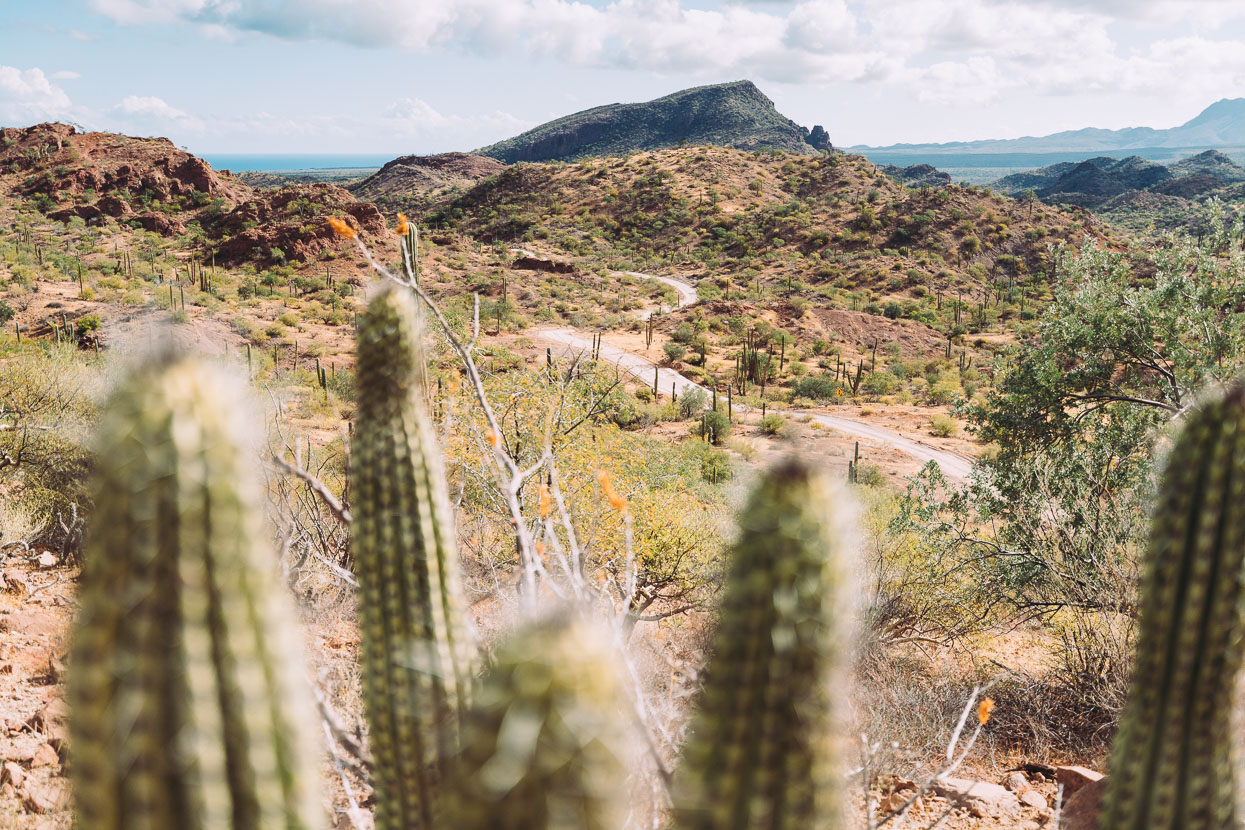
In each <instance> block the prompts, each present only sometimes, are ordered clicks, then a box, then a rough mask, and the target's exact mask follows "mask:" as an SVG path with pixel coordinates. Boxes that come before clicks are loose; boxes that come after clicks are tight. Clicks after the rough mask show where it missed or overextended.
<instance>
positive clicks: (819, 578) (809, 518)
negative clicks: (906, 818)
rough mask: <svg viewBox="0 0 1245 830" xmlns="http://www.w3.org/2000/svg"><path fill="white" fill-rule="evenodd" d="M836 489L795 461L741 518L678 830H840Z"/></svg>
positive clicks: (845, 575) (773, 477) (841, 630)
mask: <svg viewBox="0 0 1245 830" xmlns="http://www.w3.org/2000/svg"><path fill="white" fill-rule="evenodd" d="M831 499H832V489H831V486H830V484H829V483H828V481H827V479H826V478H825V476H824V475H822V474H821V473H814V472H812V471H810V469H809V468H808V467H806V466H804V465H803V464H801V463H800V462H798V461H795V460H794V459H793V460H790V461H786V462H783V463H782V464H781V465H779V466H778V467H777V468H775V469H773V470H772V471H770V472H768V473H766V474H765V475H764V476H763V478H762V480H761V481H760V483H759V485H758V487H757V489H756V490H755V492H754V493H753V495H752V497H751V499H750V501H749V503H748V505H747V507H745V509H744V511H743V513H742V514H741V515H740V538H739V540H738V542H736V544H735V545H734V548H733V552H732V562H731V572H730V576H729V578H728V583H727V586H726V591H725V596H724V598H723V602H722V607H721V611H720V615H719V616H720V620H719V629H718V633H717V635H716V637H715V640H714V655H713V657H712V658H711V660H710V662H709V665H708V668H707V676H706V680H705V684H704V693H703V700H702V704H701V709H700V712H699V713H698V714H697V715H696V717H695V718H694V720H693V723H692V732H691V735H690V736H689V738H688V742H687V744H686V746H685V749H684V760H683V764H682V767H681V768H680V769H679V771H678V772H677V773H676V777H675V805H674V809H675V826H676V827H679V828H683V830H723V828H753V827H766V828H775V830H784V829H785V828H790V830H805V828H814V827H817V828H821V827H837V826H842V825H841V821H840V817H841V814H842V811H843V807H844V795H843V791H842V790H843V782H842V774H841V770H839V769H838V768H837V766H836V762H837V759H838V758H840V757H842V756H843V752H842V751H841V750H842V747H841V746H840V745H839V743H840V741H841V740H842V739H841V737H840V735H841V734H842V730H841V729H840V728H839V727H840V726H841V723H840V721H841V720H842V718H843V715H844V714H845V712H846V710H847V705H848V691H847V672H846V664H847V658H848V656H849V654H850V652H851V642H852V635H851V630H850V629H851V625H850V621H851V619H852V616H853V614H852V602H851V596H852V590H851V588H852V573H851V568H850V567H849V563H848V561H847V558H846V555H845V549H846V545H845V544H844V542H843V540H842V538H841V534H840V533H838V532H837V530H838V528H837V525H838V522H837V521H836V519H837V518H838V516H837V515H836V513H837V511H836V510H835V509H834V508H833V507H832V502H831Z"/></svg>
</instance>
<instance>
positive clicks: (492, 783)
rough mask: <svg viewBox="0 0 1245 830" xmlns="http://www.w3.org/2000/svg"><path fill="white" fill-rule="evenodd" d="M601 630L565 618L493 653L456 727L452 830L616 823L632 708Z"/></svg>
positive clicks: (594, 828) (584, 827)
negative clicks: (459, 745)
mask: <svg viewBox="0 0 1245 830" xmlns="http://www.w3.org/2000/svg"><path fill="white" fill-rule="evenodd" d="M620 659H621V658H620V657H619V656H618V655H617V654H616V652H615V650H614V649H613V647H612V644H611V638H610V634H609V632H608V631H605V630H601V629H599V628H597V627H596V626H595V625H592V624H589V623H586V622H584V621H582V620H575V619H573V618H571V617H569V616H556V617H553V618H550V619H546V620H543V621H540V622H537V623H534V624H531V625H529V626H528V627H527V628H525V629H522V630H520V631H519V632H518V633H517V634H516V635H515V636H513V637H512V638H511V639H510V641H509V642H507V643H505V644H504V645H503V646H502V647H501V648H500V649H499V650H498V652H497V655H496V662H495V664H494V666H493V669H492V670H491V671H490V672H489V674H488V676H487V678H486V679H485V682H484V683H483V685H482V687H481V689H480V693H479V695H478V698H477V702H476V706H475V707H474V708H473V710H472V712H471V714H470V715H469V716H468V718H467V721H466V723H465V725H464V728H463V751H462V756H461V758H460V759H459V764H458V767H457V769H456V775H455V779H454V783H455V786H454V795H453V801H452V807H451V810H452V812H451V819H452V820H451V821H449V822H447V823H446V825H445V826H446V827H454V828H457V830H540V828H544V830H615V828H619V827H621V826H622V819H623V818H624V816H625V808H624V807H623V801H624V800H625V797H626V794H627V792H626V791H627V786H626V784H627V776H628V761H629V759H630V753H631V752H632V749H633V745H634V744H633V741H632V734H631V730H630V728H629V726H628V724H629V723H630V722H631V721H630V719H629V718H628V713H629V712H630V711H631V708H630V707H631V704H630V703H629V701H628V700H627V696H626V694H625V693H624V687H623V683H622V679H621V676H620V668H619V661H620Z"/></svg>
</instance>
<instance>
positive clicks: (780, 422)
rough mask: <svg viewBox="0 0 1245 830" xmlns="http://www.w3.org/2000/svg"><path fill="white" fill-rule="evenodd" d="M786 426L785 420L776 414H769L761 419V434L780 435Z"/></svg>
mask: <svg viewBox="0 0 1245 830" xmlns="http://www.w3.org/2000/svg"><path fill="white" fill-rule="evenodd" d="M786 426H787V419H786V418H784V417H783V416H781V415H779V414H778V413H777V412H771V413H769V414H768V415H766V416H765V417H764V418H762V419H761V432H763V433H764V434H766V435H781V434H782V433H783V431H784V428H785V427H786Z"/></svg>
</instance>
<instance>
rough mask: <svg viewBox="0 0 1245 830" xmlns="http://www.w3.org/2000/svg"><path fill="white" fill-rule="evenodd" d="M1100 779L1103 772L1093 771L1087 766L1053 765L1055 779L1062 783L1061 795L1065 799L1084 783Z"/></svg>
mask: <svg viewBox="0 0 1245 830" xmlns="http://www.w3.org/2000/svg"><path fill="white" fill-rule="evenodd" d="M1102 779H1103V774H1102V773H1101V772H1094V771H1093V770H1092V769H1089V768H1088V767H1077V766H1066V767H1055V781H1057V782H1058V783H1060V784H1063V797H1064V798H1065V799H1066V798H1068V796H1070V795H1072V794H1073V793H1074V792H1076V791H1077V790H1079V789H1081V787H1084V786H1085V785H1086V784H1092V783H1094V782H1095V781H1101V780H1102Z"/></svg>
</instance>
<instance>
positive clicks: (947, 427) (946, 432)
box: [929, 415, 960, 438]
mask: <svg viewBox="0 0 1245 830" xmlns="http://www.w3.org/2000/svg"><path fill="white" fill-rule="evenodd" d="M929 428H930V432H932V433H934V435H937V436H938V437H939V438H950V437H951V436H952V435H955V434H956V433H958V432H959V431H960V425H959V424H958V423H957V422H956V420H955V419H954V418H952V417H950V416H948V415H933V416H931V417H930V419H929Z"/></svg>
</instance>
